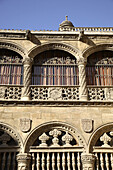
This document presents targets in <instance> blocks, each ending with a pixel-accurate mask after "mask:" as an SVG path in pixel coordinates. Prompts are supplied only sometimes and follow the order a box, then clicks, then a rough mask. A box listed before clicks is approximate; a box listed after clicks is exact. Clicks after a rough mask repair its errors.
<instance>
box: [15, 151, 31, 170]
mask: <svg viewBox="0 0 113 170" xmlns="http://www.w3.org/2000/svg"><path fill="white" fill-rule="evenodd" d="M30 161H31V155H30V154H28V153H20V154H18V155H17V162H18V170H30Z"/></svg>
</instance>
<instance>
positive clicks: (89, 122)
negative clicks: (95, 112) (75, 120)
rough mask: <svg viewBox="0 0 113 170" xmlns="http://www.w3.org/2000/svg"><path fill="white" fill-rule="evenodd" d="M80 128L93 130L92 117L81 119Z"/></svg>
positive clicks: (87, 131) (87, 130) (88, 130)
mask: <svg viewBox="0 0 113 170" xmlns="http://www.w3.org/2000/svg"><path fill="white" fill-rule="evenodd" d="M82 128H83V130H84V132H86V133H89V132H91V131H92V130H93V120H92V119H82Z"/></svg>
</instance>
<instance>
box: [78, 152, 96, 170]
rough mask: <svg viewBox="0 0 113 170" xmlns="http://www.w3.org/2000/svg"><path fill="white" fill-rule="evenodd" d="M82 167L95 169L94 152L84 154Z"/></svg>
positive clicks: (90, 169) (88, 169)
mask: <svg viewBox="0 0 113 170" xmlns="http://www.w3.org/2000/svg"><path fill="white" fill-rule="evenodd" d="M81 161H82V169H83V170H94V169H95V166H94V165H95V155H93V154H82V155H81Z"/></svg>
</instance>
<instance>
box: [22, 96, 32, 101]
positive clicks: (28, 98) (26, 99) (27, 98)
mask: <svg viewBox="0 0 113 170" xmlns="http://www.w3.org/2000/svg"><path fill="white" fill-rule="evenodd" d="M21 100H22V101H29V100H31V98H30V97H29V96H23V97H21Z"/></svg>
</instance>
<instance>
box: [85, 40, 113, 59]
mask: <svg viewBox="0 0 113 170" xmlns="http://www.w3.org/2000/svg"><path fill="white" fill-rule="evenodd" d="M102 50H111V51H113V44H106V43H105V44H96V45H95V46H92V47H88V48H86V49H85V50H84V51H83V52H82V56H83V57H84V58H87V57H88V56H89V55H91V54H93V53H95V52H98V51H102Z"/></svg>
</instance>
